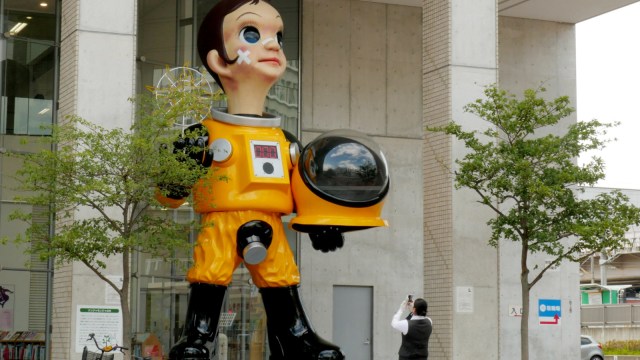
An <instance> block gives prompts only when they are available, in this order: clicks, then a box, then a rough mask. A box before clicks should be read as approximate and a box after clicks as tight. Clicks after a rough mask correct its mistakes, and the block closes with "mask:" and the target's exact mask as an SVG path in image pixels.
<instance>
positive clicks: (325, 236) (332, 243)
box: [309, 226, 344, 253]
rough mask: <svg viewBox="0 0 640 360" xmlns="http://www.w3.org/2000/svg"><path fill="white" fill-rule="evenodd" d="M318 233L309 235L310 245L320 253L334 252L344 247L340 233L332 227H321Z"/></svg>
mask: <svg viewBox="0 0 640 360" xmlns="http://www.w3.org/2000/svg"><path fill="white" fill-rule="evenodd" d="M319 230H320V231H314V232H310V233H309V238H310V239H311V245H312V246H313V248H314V249H316V250H320V251H322V252H325V253H326V252H329V251H336V250H337V249H339V248H341V247H342V245H344V236H343V235H342V232H341V231H340V230H339V229H337V228H335V227H332V226H326V227H321V228H320V229H319Z"/></svg>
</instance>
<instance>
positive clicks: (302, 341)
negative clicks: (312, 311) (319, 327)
mask: <svg viewBox="0 0 640 360" xmlns="http://www.w3.org/2000/svg"><path fill="white" fill-rule="evenodd" d="M260 294H262V302H263V303H264V308H265V310H266V312H267V332H268V336H269V348H270V349H271V357H270V358H269V359H270V360H344V354H342V351H340V348H339V347H337V346H335V345H333V344H331V343H329V342H327V341H326V340H324V339H322V338H320V337H319V336H318V335H316V333H315V331H314V330H313V328H312V327H311V322H310V321H309V319H308V318H307V315H306V314H305V312H304V308H303V307H302V302H301V301H300V294H299V293H298V286H297V285H295V286H290V287H281V288H262V289H260Z"/></svg>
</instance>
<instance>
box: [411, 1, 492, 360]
mask: <svg viewBox="0 0 640 360" xmlns="http://www.w3.org/2000/svg"><path fill="white" fill-rule="evenodd" d="M422 36H423V84H422V86H423V94H424V95H423V96H424V98H423V124H424V126H425V127H426V126H440V125H445V124H447V123H448V122H450V121H456V122H457V123H460V124H462V125H463V126H464V127H465V128H466V129H467V130H471V129H480V128H481V127H482V126H483V124H482V123H480V122H479V120H478V119H475V118H473V117H471V116H469V114H466V113H464V112H463V106H464V105H466V104H467V103H470V102H472V101H473V100H475V99H477V98H480V97H482V91H483V87H484V86H485V85H488V84H491V83H495V82H496V81H497V44H496V39H497V10H496V2H495V1H488V0H484V1H471V0H425V1H423V33H422ZM465 151H466V149H465V148H464V145H463V144H461V143H459V142H456V141H453V140H452V139H450V138H448V137H446V136H443V135H436V134H433V133H426V135H425V137H424V143H423V159H424V166H423V175H424V201H423V204H424V241H425V245H424V249H425V250H424V251H425V254H424V256H425V277H424V288H425V294H426V296H427V298H428V301H429V314H430V316H431V317H432V318H433V320H434V333H433V335H432V337H431V341H430V343H429V358H430V359H431V358H433V359H471V358H474V357H477V355H478V353H477V351H478V349H482V353H483V355H482V356H483V357H486V358H490V359H497V358H498V346H497V339H498V324H497V322H496V319H497V313H496V312H497V311H498V309H497V307H496V306H495V304H496V302H497V296H498V283H497V271H498V270H497V261H496V260H497V252H496V249H494V248H492V247H490V246H489V245H488V244H487V241H486V239H488V237H489V230H488V228H487V226H486V225H485V223H486V221H487V219H488V216H489V215H490V214H488V213H487V211H486V210H484V209H483V208H482V207H481V206H480V205H478V204H477V203H476V198H475V197H474V195H475V194H473V193H470V192H469V191H467V190H454V189H453V182H452V181H453V177H452V173H451V171H453V170H454V168H455V163H454V161H455V159H456V158H458V157H461V156H463V155H464V152H465ZM479 334H482V335H481V336H478V335H479ZM489 339H490V341H487V340H489Z"/></svg>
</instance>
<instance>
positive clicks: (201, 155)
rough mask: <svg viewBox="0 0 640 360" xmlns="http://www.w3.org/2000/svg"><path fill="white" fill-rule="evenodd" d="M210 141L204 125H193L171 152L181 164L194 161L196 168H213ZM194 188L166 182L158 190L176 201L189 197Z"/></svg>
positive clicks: (164, 147) (181, 135) (183, 184)
mask: <svg viewBox="0 0 640 360" xmlns="http://www.w3.org/2000/svg"><path fill="white" fill-rule="evenodd" d="M208 141H209V133H208V131H207V128H206V127H205V126H204V125H202V124H195V125H191V126H189V127H188V128H187V129H185V131H184V133H183V134H180V136H179V137H178V138H177V139H176V140H175V141H174V142H173V144H172V145H173V149H172V150H171V152H172V154H173V156H174V157H175V158H176V159H177V160H178V161H180V162H183V163H187V162H188V161H193V162H195V164H194V165H195V166H201V167H203V168H207V167H209V166H211V163H212V161H213V156H212V155H211V153H210V151H209V148H208V146H207V144H208ZM160 150H161V151H169V147H168V146H163V147H161V149H160ZM192 186H193V184H192V183H189V182H188V181H185V182H183V183H181V184H175V183H165V182H161V183H159V184H158V188H160V190H162V193H163V195H164V196H166V197H168V198H170V199H175V200H181V199H184V198H185V197H187V196H189V193H190V191H191V187H192Z"/></svg>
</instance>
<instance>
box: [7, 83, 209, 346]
mask: <svg viewBox="0 0 640 360" xmlns="http://www.w3.org/2000/svg"><path fill="white" fill-rule="evenodd" d="M185 85H186V84H185ZM191 85H193V84H191ZM185 88H188V89H187V90H188V91H185ZM201 90H202V89H194V88H193V86H191V87H189V86H178V87H174V88H169V89H164V92H163V93H162V96H157V98H153V97H151V96H139V97H137V98H136V99H133V101H134V103H135V104H136V105H137V109H138V111H137V113H138V116H137V118H136V121H135V123H134V125H132V127H131V129H128V130H125V129H121V128H115V129H106V128H104V127H101V126H98V125H96V124H94V123H91V122H89V121H87V120H85V119H82V118H80V117H78V116H70V117H67V118H66V119H65V121H64V122H62V123H60V124H56V125H53V126H52V136H51V137H43V138H42V139H40V141H45V142H46V143H47V144H48V145H50V146H49V148H48V149H47V150H43V151H39V152H36V153H30V154H23V153H14V154H12V153H7V154H3V156H14V157H18V158H20V159H21V160H22V161H23V166H22V168H21V169H20V170H19V171H18V173H17V174H16V176H17V177H18V179H19V188H18V189H17V190H19V191H21V194H23V195H21V196H20V197H19V198H18V199H17V200H19V201H22V202H25V203H27V204H30V205H33V206H34V207H38V208H42V209H45V210H43V211H44V212H45V214H42V213H40V214H39V215H41V216H42V215H44V216H46V217H47V218H50V219H54V223H53V224H42V223H39V222H37V221H33V220H34V214H33V213H29V212H21V211H16V212H13V213H12V214H11V215H10V219H12V220H21V221H24V222H26V223H27V231H26V232H25V234H21V235H19V236H18V237H17V238H15V239H11V240H13V241H15V242H24V243H27V244H31V246H30V248H29V250H28V252H30V253H36V254H39V256H40V258H41V259H43V260H44V259H48V258H55V260H56V262H57V263H58V264H62V263H69V262H75V261H79V262H81V263H83V264H84V265H86V266H87V267H88V268H89V269H90V270H91V271H93V272H94V273H95V274H96V276H98V277H99V278H100V279H102V280H103V281H104V282H106V283H107V284H109V286H111V287H112V288H113V289H114V290H115V291H116V292H117V294H118V295H119V297H120V306H121V308H122V320H123V321H122V324H123V329H122V333H123V341H124V344H122V345H123V346H124V347H126V348H129V349H131V340H132V336H131V325H132V324H131V315H130V308H129V298H130V294H129V291H130V290H129V280H130V277H131V269H130V261H131V255H132V253H133V252H135V251H144V252H149V253H151V254H152V255H153V256H158V257H164V258H165V259H166V258H168V257H170V256H171V255H172V252H173V251H174V250H178V249H184V248H186V247H188V246H189V243H188V241H187V236H186V235H187V234H188V232H189V227H190V226H197V225H196V224H194V223H189V224H184V223H182V224H181V223H177V222H174V221H172V220H171V218H170V217H166V218H165V217H162V216H152V215H150V212H148V211H147V210H148V209H150V208H151V207H154V206H158V205H159V204H158V202H157V201H156V199H155V195H156V192H157V191H160V192H162V193H163V194H164V195H166V194H168V193H169V192H170V191H175V190H176V189H180V188H182V187H190V186H191V185H192V184H193V183H194V182H195V181H196V180H197V179H200V178H202V177H206V176H210V177H213V176H214V175H213V172H211V173H208V172H207V170H206V169H204V168H202V167H201V166H199V165H197V164H196V162H195V161H194V160H193V159H191V156H190V155H192V154H186V153H183V152H179V151H172V146H173V141H175V139H176V138H177V137H178V136H179V134H180V128H179V127H176V126H175V124H176V123H181V122H183V120H185V119H184V114H187V113H190V114H193V113H199V114H206V113H208V109H209V104H210V102H211V94H210V93H209V94H206V93H202V91H201ZM190 135H198V134H196V133H195V132H194V133H193V134H191V133H190V132H188V131H187V133H186V134H184V137H185V138H187V140H188V138H189V136H190ZM158 185H160V186H158ZM52 227H53V231H51V229H52ZM7 240H9V239H3V241H5V242H6V241H7ZM115 256H120V257H121V261H122V269H121V271H122V276H123V283H122V285H121V286H119V284H116V283H114V282H113V281H111V280H110V279H109V277H108V276H107V274H106V272H105V269H106V262H107V260H108V259H110V258H112V257H115ZM86 335H88V334H86Z"/></svg>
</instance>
